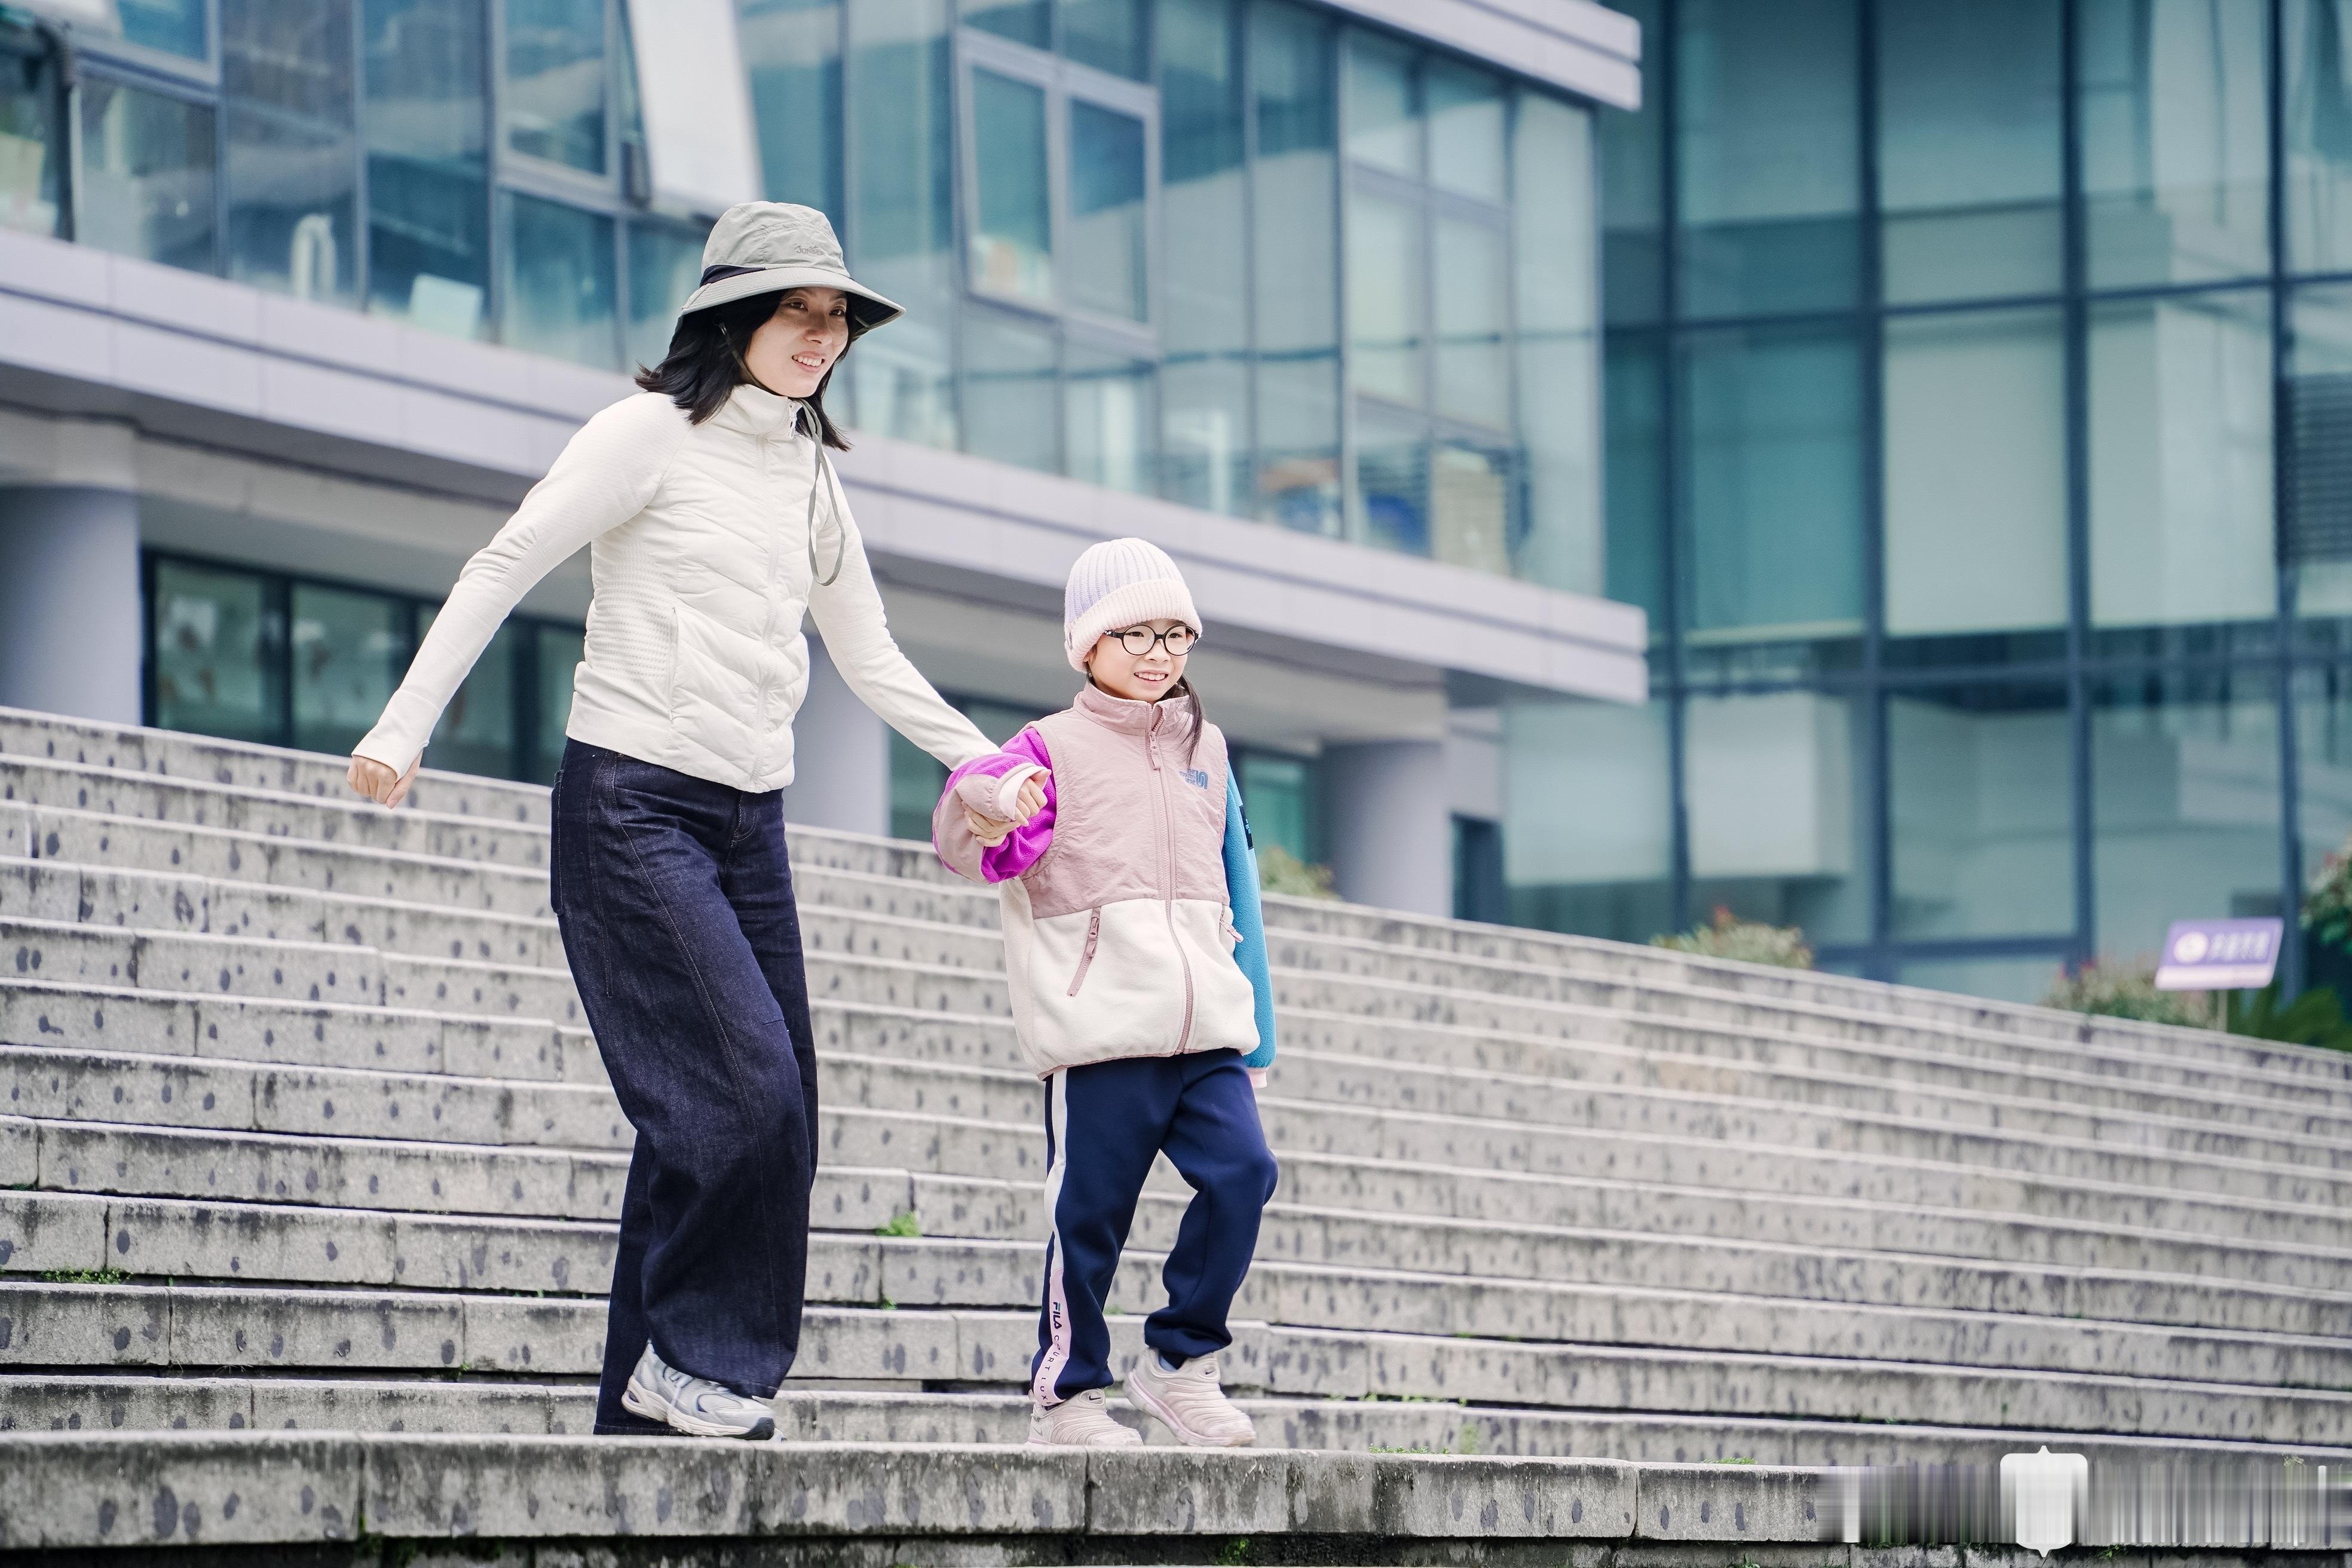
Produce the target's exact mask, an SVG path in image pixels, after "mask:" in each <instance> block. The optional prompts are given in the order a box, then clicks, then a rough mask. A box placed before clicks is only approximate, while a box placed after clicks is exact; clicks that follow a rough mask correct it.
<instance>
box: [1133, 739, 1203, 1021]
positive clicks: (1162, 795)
mask: <svg viewBox="0 0 2352 1568" xmlns="http://www.w3.org/2000/svg"><path fill="white" fill-rule="evenodd" d="M1165 711H1166V710H1165V709H1162V708H1157V707H1155V708H1153V709H1152V710H1151V724H1150V729H1149V730H1148V731H1146V733H1145V735H1144V740H1143V746H1144V751H1145V752H1146V753H1147V754H1148V755H1150V758H1151V771H1152V772H1153V773H1157V774H1158V775H1159V776H1160V780H1159V782H1160V789H1159V801H1160V867H1161V881H1160V893H1161V899H1160V902H1161V904H1162V906H1163V907H1164V908H1165V910H1167V914H1168V943H1169V945H1170V946H1171V947H1173V948H1174V949H1175V950H1176V962H1177V963H1178V964H1179V965H1181V967H1182V969H1183V971H1184V1025H1183V1027H1182V1028H1181V1029H1179V1030H1178V1031H1177V1034H1176V1054H1177V1055H1178V1056H1180V1057H1181V1056H1182V1055H1184V1054H1185V1053H1186V1052H1187V1051H1189V1050H1191V1049H1192V957H1191V955H1190V954H1188V953H1187V952H1185V951H1184V940H1183V938H1181V937H1180V936H1178V935H1177V934H1176V806H1175V804H1174V803H1173V802H1171V800H1170V799H1169V798H1168V770H1167V769H1166V768H1163V767H1161V766H1160V716H1161V715H1162V714H1163V713H1164V712H1165Z"/></svg>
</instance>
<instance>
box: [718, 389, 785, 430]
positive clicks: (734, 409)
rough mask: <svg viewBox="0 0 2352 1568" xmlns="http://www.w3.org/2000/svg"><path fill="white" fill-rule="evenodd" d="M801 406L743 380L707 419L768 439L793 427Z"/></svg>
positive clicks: (727, 428) (723, 426)
mask: <svg viewBox="0 0 2352 1568" xmlns="http://www.w3.org/2000/svg"><path fill="white" fill-rule="evenodd" d="M801 406H802V405H800V404H799V403H798V402H796V401H794V400H793V399H792V398H789V397H779V396H777V395H775V394H774V393H772V392H769V391H767V390H765V389H764V388H761V387H757V386H753V385H752V384H751V383H750V382H748V381H747V382H744V383H743V384H740V386H738V387H736V389H735V390H734V391H732V392H730V393H729V394H728V395H727V401H726V402H724V403H722V404H720V405H719V412H718V413H716V414H714V415H712V416H710V423H712V424H713V425H716V426H719V427H720V428H721V429H725V430H733V431H736V432H738V433H739V434H740V435H745V436H757V437H761V438H762V439H766V440H772V439H774V438H775V437H780V436H785V435H790V434H792V433H793V431H794V430H795V428H796V426H795V424H794V422H795V421H796V420H797V419H798V418H799V417H800V412H801Z"/></svg>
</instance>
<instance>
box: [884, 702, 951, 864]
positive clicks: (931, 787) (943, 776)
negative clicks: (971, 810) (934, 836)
mask: <svg viewBox="0 0 2352 1568" xmlns="http://www.w3.org/2000/svg"><path fill="white" fill-rule="evenodd" d="M947 787H948V770H947V766H946V764H945V763H941V762H940V760H939V759H938V758H936V757H934V756H932V755H931V754H930V753H929V752H926V751H924V750H923V749H922V748H921V747H920V746H918V745H916V744H915V742H912V741H909V740H908V739H907V737H906V736H904V735H901V734H900V733H898V731H896V730H893V731H890V837H893V838H911V839H914V840H915V841H916V842H918V843H922V844H928V843H929V842H930V838H931V807H933V806H935V805H938V804H939V802H940V791H942V790H944V789H946V788H947Z"/></svg>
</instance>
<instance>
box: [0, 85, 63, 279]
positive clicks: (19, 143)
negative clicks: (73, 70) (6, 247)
mask: <svg viewBox="0 0 2352 1568" xmlns="http://www.w3.org/2000/svg"><path fill="white" fill-rule="evenodd" d="M64 107H65V95H64V94H63V92H62V91H60V90H59V88H58V73H57V67H56V63H55V61H54V60H53V59H52V58H50V57H49V56H47V55H46V54H30V53H26V54H18V53H16V51H15V50H14V49H10V48H5V47H0V228H14V229H21V230H24V231H25V232H26V233H29V234H47V235H53V234H55V233H57V231H58V214H59V213H60V212H61V211H62V210H63V203H64V200H65V186H64V184H63V183H62V182H63V179H64V171H65V150H66V136H65V121H64V118H63V115H64Z"/></svg>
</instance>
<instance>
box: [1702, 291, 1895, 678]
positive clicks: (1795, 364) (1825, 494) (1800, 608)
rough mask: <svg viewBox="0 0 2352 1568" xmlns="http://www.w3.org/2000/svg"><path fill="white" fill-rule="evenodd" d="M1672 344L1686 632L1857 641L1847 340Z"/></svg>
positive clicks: (1858, 396) (1851, 376)
mask: <svg viewBox="0 0 2352 1568" xmlns="http://www.w3.org/2000/svg"><path fill="white" fill-rule="evenodd" d="M1683 352H1684V353H1685V355H1686V356H1687V360H1688V363H1687V373H1686V374H1685V377H1684V390H1683V397H1684V400H1685V415H1684V421H1683V423H1684V429H1685V433H1686V434H1685V440H1687V442H1688V443H1689V447H1688V450H1687V453H1686V455H1685V458H1684V463H1685V476H1686V477H1685V485H1684V493H1685V506H1686V507H1687V508H1688V509H1689V511H1688V522H1687V525H1686V526H1687V530H1688V532H1687V535H1686V537H1688V538H1689V540H1690V542H1691V561H1690V565H1689V567H1688V571H1689V574H1690V576H1689V585H1688V587H1687V589H1686V593H1687V595H1688V599H1689V605H1690V616H1689V622H1688V625H1689V626H1690V627H1691V630H1692V633H1693V635H1694V636H1695V637H1698V638H1700V639H1702V640H1704V639H1706V637H1707V634H1710V633H1712V634H1716V636H1715V637H1714V639H1713V640H1716V641H1718V642H1723V641H1740V640H1760V639H1763V638H1767V637H1774V638H1781V639H1817V638H1824V637H1853V636H1855V635H1857V634H1858V633H1859V632H1860V630H1861V617H1862V566H1861V563H1862V454H1861V438H1862V428H1861V426H1862V393H1861V383H1862V374H1861V372H1862V366H1861V363H1860V354H1859V352H1858V350H1857V347H1856V344H1855V342H1854V341H1853V336H1852V335H1851V334H1850V333H1847V332H1844V331H1811V330H1806V331H1797V330H1779V331H1773V330H1761V329H1759V330H1751V331H1729V332H1713V333H1707V334H1705V335H1703V336H1699V337H1696V338H1694V339H1692V340H1690V341H1689V342H1687V343H1686V344H1685V347H1684V350H1683Z"/></svg>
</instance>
